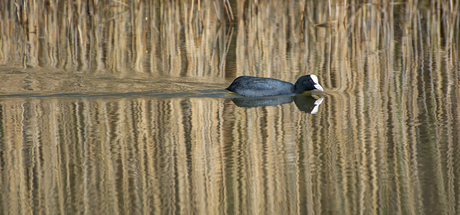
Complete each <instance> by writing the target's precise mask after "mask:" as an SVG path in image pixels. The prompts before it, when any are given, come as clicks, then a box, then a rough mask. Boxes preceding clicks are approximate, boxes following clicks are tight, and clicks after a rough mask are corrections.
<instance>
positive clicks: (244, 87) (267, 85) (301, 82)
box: [227, 75, 323, 97]
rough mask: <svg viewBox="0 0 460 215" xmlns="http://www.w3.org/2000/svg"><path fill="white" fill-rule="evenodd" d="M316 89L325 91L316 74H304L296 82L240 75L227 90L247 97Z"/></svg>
mask: <svg viewBox="0 0 460 215" xmlns="http://www.w3.org/2000/svg"><path fill="white" fill-rule="evenodd" d="M314 89H317V90H319V91H321V92H322V91H323V88H322V87H321V86H320V85H319V84H318V78H317V77H316V75H304V76H302V77H300V78H299V79H297V81H296V82H295V84H291V83H289V82H285V81H281V80H278V79H273V78H259V77H252V76H240V77H238V78H236V79H235V80H234V81H233V82H232V84H230V86H229V87H227V90H229V91H232V92H234V93H237V94H240V95H242V96H247V97H260V96H277V95H290V94H299V93H302V92H304V91H309V90H314Z"/></svg>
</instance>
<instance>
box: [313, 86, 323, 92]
mask: <svg viewBox="0 0 460 215" xmlns="http://www.w3.org/2000/svg"><path fill="white" fill-rule="evenodd" d="M313 86H314V87H315V88H316V89H317V90H319V91H321V92H324V90H323V88H322V87H321V85H319V84H315V85H313Z"/></svg>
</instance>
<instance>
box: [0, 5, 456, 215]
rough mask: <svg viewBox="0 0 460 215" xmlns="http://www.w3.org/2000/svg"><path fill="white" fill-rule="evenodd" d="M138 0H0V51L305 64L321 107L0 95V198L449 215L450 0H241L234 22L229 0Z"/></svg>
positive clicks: (47, 56)
mask: <svg viewBox="0 0 460 215" xmlns="http://www.w3.org/2000/svg"><path fill="white" fill-rule="evenodd" d="M36 2H37V3H36ZM134 2H135V1H134ZM134 2H132V3H129V4H126V3H123V2H121V1H117V2H114V1H112V2H108V3H100V4H101V5H95V4H94V3H92V2H90V3H88V5H84V4H85V3H77V4H75V3H73V2H70V1H69V2H63V3H60V4H55V3H54V1H50V2H49V4H44V3H43V2H41V1H24V2H19V3H18V4H14V3H10V4H8V3H0V4H5V5H7V7H2V8H8V10H7V11H16V12H14V13H7V11H2V17H3V18H2V19H1V20H0V24H1V29H0V30H1V34H0V35H1V52H0V59H1V60H2V62H3V63H9V62H13V63H15V64H19V65H28V66H33V67H36V66H44V67H47V66H50V67H56V68H63V69H66V70H76V71H78V72H88V71H98V72H101V73H104V72H106V73H109V72H113V74H115V76H116V77H123V76H128V75H133V74H131V73H151V74H153V75H166V76H197V77H220V78H222V77H234V76H237V75H242V74H248V75H257V76H266V77H273V78H280V79H283V80H286V81H294V80H295V79H296V78H297V77H298V76H300V75H301V74H303V73H304V68H306V67H307V71H308V73H311V74H317V75H318V76H319V77H320V80H321V83H322V84H323V85H324V86H325V88H327V89H328V90H329V92H330V94H329V95H328V96H327V97H326V99H325V103H327V104H325V105H322V107H321V108H322V110H321V112H320V113H319V114H318V115H316V116H314V117H312V116H311V115H305V114H303V113H301V112H300V111H299V110H297V109H296V108H295V107H293V106H292V105H281V106H273V107H260V108H251V109H244V108H237V107H234V106H233V104H232V103H231V102H230V101H223V100H219V99H210V98H191V99H181V98H174V99H163V100H161V99H158V98H138V99H126V98H122V99H91V98H59V97H58V98H43V99H38V98H18V99H3V100H2V101H1V102H0V105H1V120H0V122H1V139H0V141H1V144H0V147H1V157H0V159H1V162H0V163H1V168H0V171H1V179H0V180H1V181H0V184H1V187H2V190H3V192H2V193H3V195H2V197H1V201H2V204H3V206H4V207H2V208H3V209H4V210H5V213H10V214H16V213H19V211H20V212H22V211H25V212H26V213H29V212H35V213H51V214H64V213H68V212H69V211H71V212H72V213H74V212H76V213H78V212H81V213H87V212H90V213H94V214H115V213H117V214H125V213H129V212H145V213H152V212H153V213H155V214H166V213H177V212H178V213H197V214H202V213H208V214H215V213H221V212H227V213H247V214H255V213H259V214H284V213H285V214H291V213H300V214H304V213H305V212H307V213H345V214H358V213H361V214H371V213H372V214H373V213H382V212H383V213H385V214H393V213H395V212H396V213H403V214H422V213H427V211H439V212H440V213H446V214H456V213H458V194H457V190H459V180H458V175H459V174H460V169H459V165H458V160H460V158H459V157H458V155H459V154H460V153H459V151H460V150H459V147H458V144H457V143H459V142H460V140H459V137H458V135H457V134H458V133H460V124H459V122H460V117H459V116H460V109H459V108H458V105H457V101H458V100H459V98H460V92H459V89H458V86H460V83H459V70H458V68H459V62H458V59H459V51H458V41H459V39H458V38H459V32H458V25H459V24H458V23H459V15H458V11H459V2H455V3H453V5H451V3H450V2H440V3H436V2H435V1H433V3H429V4H430V5H429V7H430V8H431V9H430V10H427V9H424V8H423V5H414V4H410V3H408V4H400V5H396V4H364V5H363V4H358V2H352V3H350V4H349V5H341V4H333V3H332V4H326V3H320V4H315V3H314V2H312V1H305V2H306V3H301V2H300V3H293V4H290V5H281V6H280V5H279V2H267V3H266V4H262V3H257V2H253V1H249V2H246V3H245V4H239V2H237V3H235V4H234V5H236V7H234V8H236V10H235V15H236V20H237V21H236V27H237V28H235V29H234V28H233V27H231V25H228V24H227V23H226V22H228V20H229V18H228V17H231V15H230V14H231V11H230V10H229V9H231V8H229V5H230V4H229V3H227V2H226V1H210V2H204V1H197V2H194V3H193V4H188V3H183V4H182V3H181V4H176V3H175V2H170V1H164V2H161V1H156V2H153V3H144V2H140V3H139V5H136V4H135V3H134ZM423 4H424V3H423ZM24 5H26V6H27V8H29V9H30V10H25V8H23V7H24ZM427 7H428V6H427ZM88 8H89V10H88ZM418 8H421V9H418ZM58 11H59V13H58ZM227 11H228V14H229V15H227ZM301 16H303V17H301ZM324 27H326V28H324ZM233 35H234V36H235V38H234V40H235V41H232V39H231V38H232V37H233ZM232 42H233V43H235V44H236V51H235V52H236V56H235V59H233V57H230V56H232V53H231V52H232V50H231V49H233V47H232ZM305 53H307V54H305ZM229 57H230V59H228V58H229ZM226 59H228V61H226ZM233 61H235V62H233ZM226 62H227V63H226ZM230 63H231V64H235V65H236V66H237V70H236V71H230V72H229V73H226V69H225V67H226V64H230ZM127 68H128V69H127ZM131 68H134V70H132V69H131ZM230 73H236V74H230ZM40 74H41V73H40ZM134 75H136V74H134ZM137 75H139V74H137ZM18 77H19V78H17V79H18V80H22V79H25V78H24V77H25V76H23V75H18ZM32 77H34V76H32ZM27 78H30V77H27ZM36 79H37V80H38V81H40V80H41V79H39V78H36ZM37 80H32V81H31V83H30V87H32V88H33V87H34V86H35V85H34V84H35V82H37ZM8 81H11V82H10V83H14V85H16V83H18V84H17V85H20V84H22V82H19V81H17V80H8ZM61 81H62V80H61ZM62 82H64V81H62ZM25 88H27V86H26V87H25ZM4 89H5V90H7V89H6V88H4ZM33 89H34V88H33Z"/></svg>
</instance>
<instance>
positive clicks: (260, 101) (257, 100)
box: [232, 95, 323, 114]
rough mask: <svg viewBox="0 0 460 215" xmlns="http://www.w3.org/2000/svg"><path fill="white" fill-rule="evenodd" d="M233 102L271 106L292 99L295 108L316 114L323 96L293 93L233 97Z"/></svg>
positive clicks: (240, 104) (239, 105) (240, 105)
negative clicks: (287, 94)
mask: <svg viewBox="0 0 460 215" xmlns="http://www.w3.org/2000/svg"><path fill="white" fill-rule="evenodd" d="M232 101H233V103H235V105H236V106H238V107H258V106H272V105H281V104H286V103H291V102H292V101H294V103H295V104H296V106H297V108H299V110H301V111H303V112H307V113H310V114H316V113H317V112H318V108H319V105H320V104H321V103H322V102H323V97H321V98H319V99H317V98H314V97H312V96H306V95H295V96H270V97H251V98H250V97H241V98H233V99H232Z"/></svg>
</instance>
